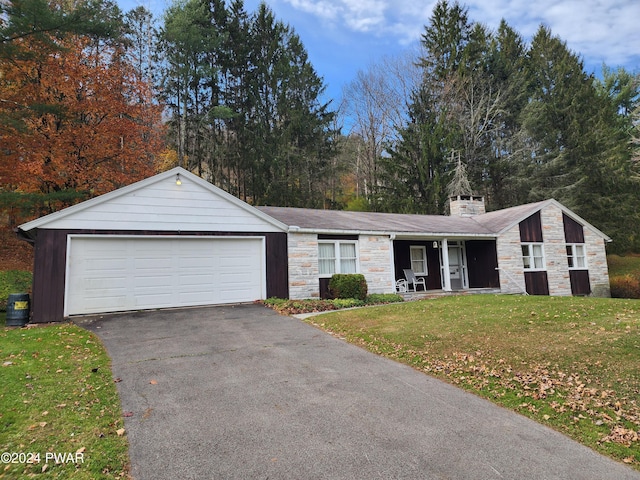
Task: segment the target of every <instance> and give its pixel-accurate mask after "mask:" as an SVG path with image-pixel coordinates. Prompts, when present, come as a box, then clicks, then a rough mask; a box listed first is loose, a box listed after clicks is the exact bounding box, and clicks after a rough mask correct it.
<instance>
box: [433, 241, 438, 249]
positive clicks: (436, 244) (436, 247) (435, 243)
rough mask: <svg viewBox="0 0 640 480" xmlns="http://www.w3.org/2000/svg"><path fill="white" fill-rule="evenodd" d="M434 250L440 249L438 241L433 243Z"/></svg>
mask: <svg viewBox="0 0 640 480" xmlns="http://www.w3.org/2000/svg"><path fill="white" fill-rule="evenodd" d="M433 248H435V249H436V250H437V249H438V242H437V241H436V240H434V241H433Z"/></svg>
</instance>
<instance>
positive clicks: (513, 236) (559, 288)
mask: <svg viewBox="0 0 640 480" xmlns="http://www.w3.org/2000/svg"><path fill="white" fill-rule="evenodd" d="M540 220H541V222H542V238H543V241H544V255H545V261H546V269H547V278H548V281H549V294H550V295H571V279H570V277H569V264H568V262H567V250H566V241H565V237H564V224H563V220H562V210H561V209H560V208H558V207H556V206H554V205H550V206H548V207H547V208H544V209H543V210H541V212H540ZM584 239H585V248H586V252H587V268H588V269H589V282H590V284H591V291H592V295H593V296H598V297H608V296H610V295H611V293H610V290H609V273H608V267H607V257H606V250H605V247H604V240H603V239H602V238H601V237H600V236H599V235H596V234H595V233H594V232H593V231H591V230H590V229H589V228H585V229H584ZM497 251H498V265H499V266H500V287H501V291H502V293H522V292H523V289H524V288H525V282H524V267H523V265H522V249H521V243H520V227H519V225H515V226H513V227H512V228H511V229H509V230H508V231H507V232H505V233H503V234H502V235H500V237H499V238H498V240H497Z"/></svg>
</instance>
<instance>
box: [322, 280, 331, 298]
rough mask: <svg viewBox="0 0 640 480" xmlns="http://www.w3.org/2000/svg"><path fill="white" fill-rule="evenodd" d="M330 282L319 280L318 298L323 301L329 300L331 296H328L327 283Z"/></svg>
mask: <svg viewBox="0 0 640 480" xmlns="http://www.w3.org/2000/svg"><path fill="white" fill-rule="evenodd" d="M330 281H331V279H330V278H321V279H320V298H322V299H323V300H326V299H328V298H331V295H330V294H329V282H330Z"/></svg>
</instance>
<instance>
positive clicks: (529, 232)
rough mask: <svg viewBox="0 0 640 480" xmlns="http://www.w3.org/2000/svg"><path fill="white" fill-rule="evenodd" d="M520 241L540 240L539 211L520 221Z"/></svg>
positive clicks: (540, 223)
mask: <svg viewBox="0 0 640 480" xmlns="http://www.w3.org/2000/svg"><path fill="white" fill-rule="evenodd" d="M520 241H521V242H542V221H541V220H540V212H536V213H534V214H533V215H531V216H530V217H529V218H526V219H524V220H523V221H521V222H520Z"/></svg>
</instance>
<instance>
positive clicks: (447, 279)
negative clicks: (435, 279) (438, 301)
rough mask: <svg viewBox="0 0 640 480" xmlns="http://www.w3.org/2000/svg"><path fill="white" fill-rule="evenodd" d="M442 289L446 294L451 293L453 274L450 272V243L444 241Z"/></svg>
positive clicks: (444, 239)
mask: <svg viewBox="0 0 640 480" xmlns="http://www.w3.org/2000/svg"><path fill="white" fill-rule="evenodd" d="M442 280H443V284H442V289H443V290H444V291H445V292H450V291H451V273H450V272H449V242H448V241H447V239H446V238H443V239H442Z"/></svg>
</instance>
